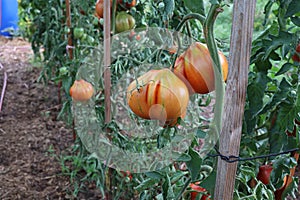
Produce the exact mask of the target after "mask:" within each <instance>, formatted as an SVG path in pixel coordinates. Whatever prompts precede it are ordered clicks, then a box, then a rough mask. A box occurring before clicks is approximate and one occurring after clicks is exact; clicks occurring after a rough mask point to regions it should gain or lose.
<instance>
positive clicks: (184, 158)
mask: <svg viewBox="0 0 300 200" xmlns="http://www.w3.org/2000/svg"><path fill="white" fill-rule="evenodd" d="M191 159H192V158H191V156H190V155H188V154H186V153H183V154H181V155H180V156H179V157H178V158H177V159H176V161H177V162H188V161H190V160H191Z"/></svg>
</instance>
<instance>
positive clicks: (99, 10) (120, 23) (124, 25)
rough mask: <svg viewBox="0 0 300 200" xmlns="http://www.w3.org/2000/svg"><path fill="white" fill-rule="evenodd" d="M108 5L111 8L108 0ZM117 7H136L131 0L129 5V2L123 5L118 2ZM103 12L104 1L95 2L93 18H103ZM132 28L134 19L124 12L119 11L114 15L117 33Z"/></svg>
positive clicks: (119, 0) (120, 0)
mask: <svg viewBox="0 0 300 200" xmlns="http://www.w3.org/2000/svg"><path fill="white" fill-rule="evenodd" d="M110 5H111V6H112V0H110ZM117 5H121V6H123V7H125V8H127V9H129V8H132V7H134V6H135V5H136V0H132V1H131V2H130V3H129V2H126V3H123V1H122V0H118V1H117ZM103 10H104V1H103V0H97V2H96V7H95V16H96V17H98V19H100V18H103ZM134 26H135V19H134V18H133V17H132V16H131V15H130V14H128V13H127V12H126V11H121V12H119V13H118V14H117V15H116V22H115V28H116V32H117V33H120V32H123V31H127V30H131V29H132V28H133V27H134Z"/></svg>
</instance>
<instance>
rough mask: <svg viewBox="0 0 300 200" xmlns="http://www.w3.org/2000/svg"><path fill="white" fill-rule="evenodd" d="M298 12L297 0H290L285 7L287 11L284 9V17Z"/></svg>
mask: <svg viewBox="0 0 300 200" xmlns="http://www.w3.org/2000/svg"><path fill="white" fill-rule="evenodd" d="M299 12H300V4H299V0H292V2H291V3H290V4H289V6H288V8H287V11H286V13H285V16H284V17H285V18H288V17H291V16H293V15H294V14H296V13H299Z"/></svg>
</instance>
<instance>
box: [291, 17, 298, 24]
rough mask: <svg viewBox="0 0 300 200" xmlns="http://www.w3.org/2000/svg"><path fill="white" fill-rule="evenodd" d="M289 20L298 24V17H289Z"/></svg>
mask: <svg viewBox="0 0 300 200" xmlns="http://www.w3.org/2000/svg"><path fill="white" fill-rule="evenodd" d="M291 20H292V22H293V23H294V24H295V25H296V26H300V17H291Z"/></svg>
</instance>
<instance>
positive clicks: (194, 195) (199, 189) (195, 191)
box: [190, 183, 210, 200]
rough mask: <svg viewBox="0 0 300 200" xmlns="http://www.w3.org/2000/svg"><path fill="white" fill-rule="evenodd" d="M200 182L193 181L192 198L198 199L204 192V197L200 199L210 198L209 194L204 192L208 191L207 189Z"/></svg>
mask: <svg viewBox="0 0 300 200" xmlns="http://www.w3.org/2000/svg"><path fill="white" fill-rule="evenodd" d="M198 184H199V183H191V184H190V188H191V189H192V190H193V191H192V192H191V200H196V198H197V195H198V194H199V193H202V197H201V199H200V200H210V198H209V196H208V195H206V194H203V193H206V192H207V191H206V189H205V188H203V187H201V186H200V185H198Z"/></svg>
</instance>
